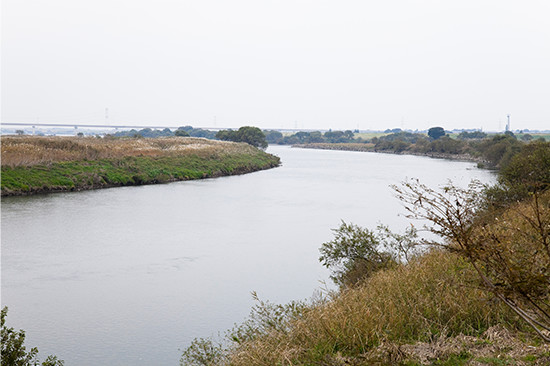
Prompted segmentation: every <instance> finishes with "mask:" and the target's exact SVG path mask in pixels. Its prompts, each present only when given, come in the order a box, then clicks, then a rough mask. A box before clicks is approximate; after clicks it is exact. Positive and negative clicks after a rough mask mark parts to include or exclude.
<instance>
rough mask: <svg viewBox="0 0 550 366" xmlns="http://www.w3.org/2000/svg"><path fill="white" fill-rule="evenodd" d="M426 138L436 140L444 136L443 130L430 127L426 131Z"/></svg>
mask: <svg viewBox="0 0 550 366" xmlns="http://www.w3.org/2000/svg"><path fill="white" fill-rule="evenodd" d="M428 136H430V137H431V138H432V139H434V140H437V139H438V138H440V137H443V136H445V130H444V129H443V127H432V128H430V129H429V130H428Z"/></svg>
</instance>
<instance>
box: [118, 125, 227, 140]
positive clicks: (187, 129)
mask: <svg viewBox="0 0 550 366" xmlns="http://www.w3.org/2000/svg"><path fill="white" fill-rule="evenodd" d="M215 135H216V133H215V132H213V131H209V130H204V129H202V128H193V127H192V126H183V127H178V129H177V130H175V131H172V130H170V129H169V128H164V129H162V130H159V129H151V128H143V129H141V130H135V129H131V130H128V131H117V132H116V133H115V134H114V137H134V138H138V137H148V138H158V137H171V136H180V137H187V136H190V137H204V138H207V139H211V140H213V139H215Z"/></svg>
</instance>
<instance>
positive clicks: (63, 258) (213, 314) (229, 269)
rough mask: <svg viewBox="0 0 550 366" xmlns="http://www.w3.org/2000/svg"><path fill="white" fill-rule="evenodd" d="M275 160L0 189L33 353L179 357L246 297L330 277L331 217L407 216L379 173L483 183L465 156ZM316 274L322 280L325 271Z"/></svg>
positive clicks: (109, 360)
mask: <svg viewBox="0 0 550 366" xmlns="http://www.w3.org/2000/svg"><path fill="white" fill-rule="evenodd" d="M268 151H269V152H271V153H274V154H276V155H278V156H280V157H281V160H282V164H283V165H282V166H281V167H279V168H276V169H271V170H266V171H261V172H256V173H252V174H247V175H242V176H233V177H223V178H216V179H207V180H200V181H187V182H177V183H170V184H163V185H150V186H140V187H124V188H111V189H104V190H97V191H86V192H74V193H58V194H48V195H40V196H32V197H8V198H2V207H1V212H2V222H1V229H2V231H1V234H2V237H1V241H2V252H1V255H2V271H1V275H2V278H1V285H2V298H1V303H2V306H8V307H9V313H8V318H7V320H8V325H9V326H13V327H15V328H16V329H24V330H25V331H26V334H27V338H26V341H25V344H26V345H27V348H30V347H31V346H33V347H34V346H37V347H38V349H39V351H40V352H39V356H40V359H44V358H45V357H46V355H48V354H55V355H57V356H58V357H59V358H61V359H64V360H65V361H66V363H65V364H66V365H67V366H71V365H84V366H86V365H100V364H103V365H153V364H156V365H177V364H178V362H179V358H180V355H181V349H184V348H185V346H186V345H188V344H189V342H190V341H191V340H192V339H193V338H195V337H208V336H212V335H216V334H218V333H223V332H224V331H225V330H226V329H229V328H231V327H232V326H233V324H234V323H239V322H241V321H243V320H244V319H245V317H246V316H247V314H248V313H249V310H250V308H251V306H253V304H254V302H253V299H252V296H251V291H256V292H257V293H258V295H259V297H260V298H261V299H262V300H268V301H271V302H279V303H284V302H288V301H290V300H301V299H307V298H310V297H311V296H312V295H313V294H314V292H316V291H319V289H320V288H323V287H325V286H328V287H329V288H330V287H332V284H331V283H330V280H328V276H329V273H328V271H327V270H326V269H324V268H323V267H322V266H321V265H320V263H319V261H318V257H319V251H318V248H319V247H320V245H321V244H322V243H323V242H326V241H328V240H331V239H332V232H331V229H332V228H336V227H338V226H339V225H340V222H341V220H345V221H346V222H353V223H355V224H358V225H361V226H366V227H371V228H374V227H375V226H376V225H377V224H378V223H385V224H388V225H389V226H390V227H391V228H392V229H393V230H395V231H399V230H400V229H403V228H404V227H406V225H408V222H409V220H407V219H406V218H405V217H403V216H402V215H401V216H400V215H399V214H400V213H401V214H403V213H404V209H403V208H402V206H401V204H400V203H399V202H398V201H397V200H396V199H395V198H394V197H393V192H392V190H391V189H390V187H389V185H390V184H396V183H399V182H401V181H403V180H404V179H406V178H411V177H418V178H420V179H421V180H422V182H424V183H426V184H428V185H430V186H437V185H440V184H444V183H446V182H447V181H448V180H449V179H450V180H452V181H453V182H455V183H457V184H459V185H466V184H467V183H468V182H469V181H470V180H471V179H474V178H475V179H479V180H481V181H482V182H486V183H490V182H494V181H495V177H494V175H493V174H492V173H491V172H489V171H486V170H480V169H477V168H476V167H475V164H473V163H469V162H458V161H448V160H439V159H431V158H426V157H418V156H401V155H391V154H376V153H362V152H347V151H327V150H309V149H292V148H289V147H285V146H274V147H270V148H269V149H268ZM323 283H326V284H323Z"/></svg>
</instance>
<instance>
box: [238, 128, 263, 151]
mask: <svg viewBox="0 0 550 366" xmlns="http://www.w3.org/2000/svg"><path fill="white" fill-rule="evenodd" d="M237 135H238V138H239V140H240V141H241V142H246V143H247V144H250V145H252V146H255V147H259V148H262V149H265V148H266V147H267V141H266V139H265V135H264V133H263V132H262V130H260V129H259V128H258V127H251V126H243V127H241V128H239V130H238V131H237Z"/></svg>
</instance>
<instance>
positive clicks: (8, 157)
mask: <svg viewBox="0 0 550 366" xmlns="http://www.w3.org/2000/svg"><path fill="white" fill-rule="evenodd" d="M1 142H2V166H10V167H16V166H33V165H42V164H51V163H55V162H61V161H75V160H98V159H114V158H123V157H127V156H150V157H161V156H182V155H189V154H194V155H198V156H205V157H206V156H208V157H211V156H213V155H220V154H232V153H246V152H250V151H252V150H254V149H255V148H254V147H252V146H250V145H248V144H245V143H233V142H226V141H216V140H208V139H204V138H195V137H164V138H155V139H149V138H139V139H134V138H127V139H126V138H122V139H113V138H111V139H109V138H95V137H60V136H49V137H42V136H2V137H1Z"/></svg>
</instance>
